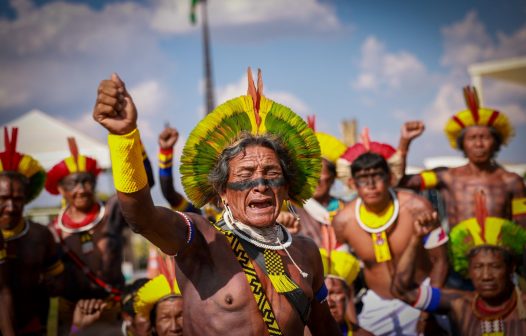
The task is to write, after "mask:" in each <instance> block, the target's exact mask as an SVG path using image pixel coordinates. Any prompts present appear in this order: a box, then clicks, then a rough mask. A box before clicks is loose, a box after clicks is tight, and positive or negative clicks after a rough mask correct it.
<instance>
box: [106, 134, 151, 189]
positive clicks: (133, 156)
mask: <svg viewBox="0 0 526 336" xmlns="http://www.w3.org/2000/svg"><path fill="white" fill-rule="evenodd" d="M108 145H109V147H110V156H111V166H112V171H113V183H114V184H115V189H117V190H118V191H120V192H123V193H133V192H136V191H139V190H141V189H142V188H144V187H145V186H146V185H148V177H147V176H146V170H145V169H144V164H143V156H142V146H141V138H140V135H139V130H138V129H134V130H133V131H131V132H130V133H128V134H124V135H115V134H109V135H108Z"/></svg>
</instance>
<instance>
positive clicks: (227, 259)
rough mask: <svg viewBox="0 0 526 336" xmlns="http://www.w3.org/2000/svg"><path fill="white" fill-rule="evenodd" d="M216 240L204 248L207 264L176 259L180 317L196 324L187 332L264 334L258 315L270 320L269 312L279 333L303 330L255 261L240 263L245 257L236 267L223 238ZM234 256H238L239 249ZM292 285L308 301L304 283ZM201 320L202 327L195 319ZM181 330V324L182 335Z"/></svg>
mask: <svg viewBox="0 0 526 336" xmlns="http://www.w3.org/2000/svg"><path fill="white" fill-rule="evenodd" d="M219 238H220V239H218V240H219V241H216V242H215V244H209V245H208V248H209V253H206V254H208V256H209V258H208V260H207V259H205V258H201V261H203V262H200V263H199V265H197V264H195V263H192V264H193V265H192V264H190V263H187V262H184V261H183V262H180V261H178V266H177V276H178V278H179V279H181V280H182V281H181V282H182V283H181V285H182V289H183V293H184V296H185V311H184V314H185V319H188V320H191V321H194V322H195V323H191V327H190V328H191V330H188V332H189V334H195V335H197V334H199V335H204V334H207V335H211V334H216V335H219V334H222V333H225V334H228V335H264V334H266V330H267V323H265V321H264V319H263V317H262V316H263V315H265V316H269V313H270V311H272V312H273V314H274V316H275V318H276V321H277V322H278V324H279V326H280V327H282V330H283V328H285V329H287V330H288V329H291V330H294V331H300V330H303V328H304V326H303V323H302V322H301V320H300V318H299V314H297V313H296V311H295V310H294V308H293V307H292V306H291V305H290V303H289V302H288V300H287V299H286V297H285V296H284V295H283V294H279V293H277V292H276V291H275V290H274V288H273V287H272V284H271V283H270V281H269V280H268V277H267V276H266V275H265V273H264V272H263V271H262V270H261V268H260V267H259V265H258V263H257V262H255V261H254V260H251V259H245V257H246V256H247V255H246V254H245V255H244V256H241V259H242V262H241V263H240V261H239V260H238V259H237V258H236V256H235V255H234V253H233V250H232V248H231V247H230V245H229V244H228V243H227V242H226V239H224V240H223V239H222V238H223V237H219ZM236 253H240V252H239V250H238V251H236ZM243 260H244V261H243ZM299 262H301V261H299ZM285 267H287V265H285ZM287 270H289V272H288V273H289V275H290V276H291V277H293V278H295V275H296V274H291V273H294V272H293V271H292V270H290V269H289V268H288V267H287ZM311 278H312V277H311ZM295 281H297V279H295ZM297 282H298V283H299V285H300V286H301V287H302V289H304V290H305V291H306V292H307V293H308V295H310V296H311V297H312V290H309V287H308V285H306V281H297ZM261 311H263V312H264V313H263V314H262V312H261ZM204 317H206V321H207V323H205V324H203V323H198V321H197V320H196V318H201V319H202V318H204ZM267 320H268V319H267ZM186 329H187V328H186V324H185V332H187V330H186ZM283 331H284V330H283ZM288 334H290V332H289V333H288ZM293 334H294V333H293Z"/></svg>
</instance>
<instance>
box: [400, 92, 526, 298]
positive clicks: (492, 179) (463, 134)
mask: <svg viewBox="0 0 526 336" xmlns="http://www.w3.org/2000/svg"><path fill="white" fill-rule="evenodd" d="M464 98H465V100H466V105H467V107H468V108H467V109H466V110H462V111H460V112H458V113H456V114H455V115H454V116H452V117H451V118H450V119H449V120H448V122H447V124H446V126H445V129H444V131H445V133H446V136H447V138H448V140H449V143H450V145H451V147H452V148H454V149H459V150H461V151H462V152H463V153H464V156H465V157H466V158H467V159H468V163H467V164H465V165H463V166H461V167H456V168H435V169H433V170H427V171H424V172H422V173H420V174H418V175H407V176H404V178H403V179H402V180H401V182H400V186H402V187H409V188H412V189H415V190H424V189H431V188H434V189H437V190H438V191H439V192H440V194H441V196H442V198H443V199H444V201H445V205H446V213H447V219H448V224H449V229H450V230H451V229H453V228H454V227H455V226H456V225H460V224H462V223H463V222H465V221H469V220H472V219H473V218H475V195H476V194H477V193H479V192H483V193H484V194H485V195H486V196H485V202H486V209H487V211H488V215H489V216H491V217H496V218H504V219H507V220H513V221H515V222H516V223H517V224H519V225H521V226H523V227H526V187H525V185H524V181H523V179H522V178H521V177H520V176H519V175H517V174H515V173H512V172H509V171H507V170H506V169H504V168H503V167H502V166H501V165H499V164H498V163H497V162H496V161H495V156H496V155H497V152H498V151H499V149H500V147H501V145H503V144H507V143H508V142H509V141H510V139H511V137H512V136H513V132H514V131H513V126H512V125H511V123H510V122H509V120H508V118H507V117H506V115H505V114H503V113H501V112H499V111H497V110H495V109H491V108H486V107H481V106H480V104H479V100H478V96H477V92H476V90H475V88H472V87H465V88H464ZM411 128H412V129H413V130H414V132H413V136H411V137H408V139H407V147H409V144H410V143H411V141H412V139H414V138H415V137H416V136H418V135H419V134H421V133H422V132H423V130H424V125H423V123H421V122H414V123H413V126H411ZM417 130H419V132H416V131H417ZM452 243H454V242H452ZM448 285H449V286H452V287H455V288H461V289H470V288H471V284H470V283H469V282H465V281H464V280H463V279H462V277H459V275H458V274H457V273H451V272H450V277H449V279H448Z"/></svg>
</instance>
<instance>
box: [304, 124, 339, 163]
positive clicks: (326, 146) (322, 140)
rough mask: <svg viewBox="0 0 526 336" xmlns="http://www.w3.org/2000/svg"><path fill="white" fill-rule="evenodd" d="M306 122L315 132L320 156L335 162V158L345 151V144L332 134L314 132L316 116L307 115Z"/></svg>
mask: <svg viewBox="0 0 526 336" xmlns="http://www.w3.org/2000/svg"><path fill="white" fill-rule="evenodd" d="M307 124H308V125H309V127H310V128H311V129H312V130H313V131H314V132H315V134H316V139H318V143H319V144H320V151H321V157H322V158H324V159H326V160H328V161H330V162H332V163H333V164H336V160H338V158H339V157H340V156H341V155H342V154H343V153H344V152H345V150H346V149H347V146H345V144H344V143H343V142H342V141H340V140H339V139H338V138H336V137H335V136H333V135H330V134H327V133H323V132H316V116H314V115H311V116H307Z"/></svg>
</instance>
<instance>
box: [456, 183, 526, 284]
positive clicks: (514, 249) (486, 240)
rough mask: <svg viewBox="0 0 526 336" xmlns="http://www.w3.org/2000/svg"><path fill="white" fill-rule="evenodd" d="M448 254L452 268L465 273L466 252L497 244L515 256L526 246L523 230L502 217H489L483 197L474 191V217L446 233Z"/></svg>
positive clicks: (481, 193)
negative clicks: (478, 247) (447, 236)
mask: <svg viewBox="0 0 526 336" xmlns="http://www.w3.org/2000/svg"><path fill="white" fill-rule="evenodd" d="M449 238H450V239H449V241H450V245H449V246H450V254H451V261H452V264H453V268H454V269H455V271H457V272H459V273H461V274H463V275H466V274H467V270H468V264H469V260H468V254H469V251H470V250H471V249H473V248H475V247H477V246H479V245H492V246H499V247H501V248H503V249H506V250H508V251H509V252H511V253H512V254H514V255H522V253H523V251H524V248H526V229H524V228H523V227H521V226H520V225H518V224H516V223H514V222H512V221H510V220H507V219H505V218H498V217H490V216H488V210H487V207H486V196H485V194H484V192H482V191H479V192H478V193H476V194H475V217H473V218H469V219H466V220H464V221H462V222H460V223H459V224H457V225H455V226H454V227H453V229H451V232H450V233H449Z"/></svg>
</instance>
